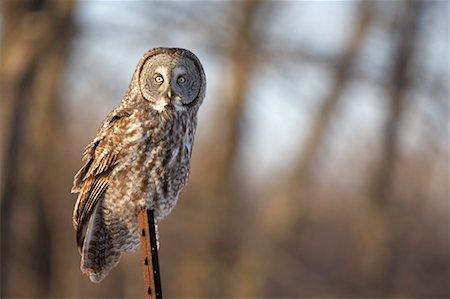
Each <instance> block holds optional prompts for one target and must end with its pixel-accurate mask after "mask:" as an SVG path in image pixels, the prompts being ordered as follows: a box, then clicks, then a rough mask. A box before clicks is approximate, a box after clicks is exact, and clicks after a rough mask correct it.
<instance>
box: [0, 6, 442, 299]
mask: <svg viewBox="0 0 450 299" xmlns="http://www.w3.org/2000/svg"><path fill="white" fill-rule="evenodd" d="M1 21H2V26H1V29H2V40H1V66H0V74H1V79H0V82H1V106H0V117H1V139H0V142H1V147H0V151H1V152H0V153H1V172H0V177H1V182H2V185H1V193H0V194H1V297H11V298H16V297H17V298H20V297H21V298H34V297H40V298H44V297H54V298H56V297H58V298H64V297H72V298H81V297H88V298H122V297H123V298H125V297H126V298H137V297H143V294H144V293H143V282H142V273H141V265H140V254H139V253H133V254H126V255H125V256H124V257H123V258H122V261H121V263H120V265H119V266H118V267H117V268H115V269H113V270H112V272H111V273H110V275H109V276H108V277H107V278H106V279H105V280H104V281H103V282H102V283H100V284H92V283H91V282H90V281H89V279H88V278H87V277H85V276H82V275H81V272H80V270H79V260H80V256H79V254H78V252H77V249H76V246H75V235H74V231H73V228H72V221H71V215H72V208H73V204H74V201H75V196H74V195H72V194H70V192H69V191H70V188H71V183H72V177H73V175H74V173H75V172H76V170H77V169H78V168H79V167H80V166H81V153H82V150H83V148H84V146H85V145H86V144H87V143H88V142H90V140H91V139H92V138H93V136H94V135H95V132H96V130H97V128H98V126H99V124H100V122H101V120H102V119H103V118H104V117H105V115H106V114H107V113H108V112H109V111H110V110H111V109H112V108H113V107H114V106H116V105H117V104H118V103H119V101H120V99H121V97H122V96H123V94H124V92H125V91H126V88H127V84H128V83H129V80H130V78H131V75H132V73H133V71H134V67H135V65H136V63H137V61H138V60H139V58H140V57H141V55H143V54H144V53H145V52H146V51H147V50H148V49H150V48H153V47H156V46H178V47H185V48H189V49H190V50H192V51H193V52H194V53H196V54H197V55H198V56H199V58H200V60H201V61H202V62H203V64H204V66H205V70H206V74H207V76H208V85H209V87H208V92H207V98H206V100H205V103H204V106H203V107H202V108H201V110H200V113H199V114H200V120H199V127H198V132H197V136H196V143H195V146H194V153H193V160H192V165H191V175H190V182H189V184H188V186H187V187H186V188H185V190H184V192H183V193H182V196H181V199H180V201H179V203H178V205H177V207H176V209H175V210H174V212H173V213H172V214H171V215H170V216H169V217H168V218H167V219H166V220H164V221H163V222H162V223H161V225H160V242H161V248H160V263H161V265H160V266H161V271H162V285H163V293H164V295H165V296H166V297H170V298H172V297H196V298H200V297H201V298H208V297H230V298H242V297H252V298H267V297H290V298H292V297H328V298H336V297H341V298H342V297H346V298H350V297H351V298H361V297H364V298H396V297H398V298H448V296H449V282H450V280H449V265H450V264H449V262H450V261H449V218H448V217H449V203H448V200H449V192H448V183H449V156H448V154H449V131H448V128H449V127H448V124H449V10H448V3H445V2H435V1H423V2H419V1H379V2H375V1H361V2H308V1H306V2H295V1H286V2H283V1H279V2H278V1H277V2H276V1H267V2H265V1H229V2H227V1H218V2H213V1H206V2H202V1H192V2H185V1H183V2H172V1H168V2H158V1H152V2H145V1H73V0H64V1H56V0H6V1H2V3H1Z"/></svg>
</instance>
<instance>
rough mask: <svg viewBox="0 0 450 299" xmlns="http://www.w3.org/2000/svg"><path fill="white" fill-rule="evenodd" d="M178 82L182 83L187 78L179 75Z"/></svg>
mask: <svg viewBox="0 0 450 299" xmlns="http://www.w3.org/2000/svg"><path fill="white" fill-rule="evenodd" d="M177 82H178V84H180V85H182V84H184V83H186V78H185V77H183V76H180V77H178V79H177Z"/></svg>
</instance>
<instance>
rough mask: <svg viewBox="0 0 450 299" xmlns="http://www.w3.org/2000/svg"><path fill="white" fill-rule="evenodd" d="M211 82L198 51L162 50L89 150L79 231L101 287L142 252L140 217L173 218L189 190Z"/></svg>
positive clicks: (79, 180) (86, 267) (86, 266)
mask: <svg viewBox="0 0 450 299" xmlns="http://www.w3.org/2000/svg"><path fill="white" fill-rule="evenodd" d="M205 90H206V77H205V73H204V71H203V67H202V65H201V63H200V61H199V60H198V58H197V57H196V56H195V55H194V54H193V53H192V52H190V51H188V50H184V49H177V48H156V49H153V50H151V51H149V52H147V53H146V54H145V55H144V56H143V57H142V58H141V60H140V61H139V63H138V65H137V68H136V70H135V72H134V75H133V78H132V80H131V83H130V86H129V89H128V91H127V93H126V94H125V96H124V98H123V100H122V102H121V103H120V105H119V106H118V107H117V108H116V109H114V110H113V111H112V112H111V113H110V114H109V115H108V116H107V117H106V119H105V120H104V121H103V123H102V125H101V127H100V129H99V131H98V133H97V136H96V137H95V138H94V140H93V141H92V142H91V143H90V144H89V145H88V146H87V147H86V150H85V152H84V154H83V160H84V161H85V164H84V166H83V167H82V168H81V169H80V170H79V171H78V173H77V174H76V175H75V178H74V182H73V187H72V192H73V193H79V195H78V199H77V201H76V203H75V208H74V211H73V226H74V228H75V230H76V236H77V244H78V248H79V250H80V254H81V270H82V272H83V273H85V274H87V275H88V276H89V278H90V279H91V281H93V282H99V281H101V280H102V279H103V278H104V277H105V276H106V275H107V274H108V272H109V271H110V270H111V268H112V267H114V266H116V265H117V264H118V262H119V260H120V256H121V254H122V253H124V252H126V251H134V250H136V249H137V248H138V246H139V233H138V222H137V213H138V211H139V209H141V208H143V207H147V208H148V209H153V210H154V215H155V221H159V220H161V219H163V218H164V217H165V216H167V215H168V214H169V213H170V211H171V210H172V208H173V207H174V205H175V204H176V202H177V199H178V195H179V193H180V191H181V189H182V188H183V186H184V185H185V184H186V181H187V178H188V174H189V164H190V158H191V153H192V146H193V142H194V134H195V129H196V125H197V112H198V109H199V107H200V105H201V104H202V101H203V98H204V96H205Z"/></svg>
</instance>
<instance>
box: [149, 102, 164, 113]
mask: <svg viewBox="0 0 450 299" xmlns="http://www.w3.org/2000/svg"><path fill="white" fill-rule="evenodd" d="M152 106H153V108H154V109H155V110H156V111H158V112H162V111H164V110H166V106H167V103H164V102H159V103H156V104H153V105H152Z"/></svg>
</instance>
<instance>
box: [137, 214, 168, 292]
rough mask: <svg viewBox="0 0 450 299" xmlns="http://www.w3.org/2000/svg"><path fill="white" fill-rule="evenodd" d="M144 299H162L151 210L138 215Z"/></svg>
mask: <svg viewBox="0 0 450 299" xmlns="http://www.w3.org/2000/svg"><path fill="white" fill-rule="evenodd" d="M138 222H139V229H140V234H139V236H140V240H141V253H142V265H143V272H144V286H145V298H147V299H162V292H161V278H160V275H159V261H158V245H157V243H156V230H155V220H154V218H153V210H147V209H142V210H140V211H139V213H138Z"/></svg>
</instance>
